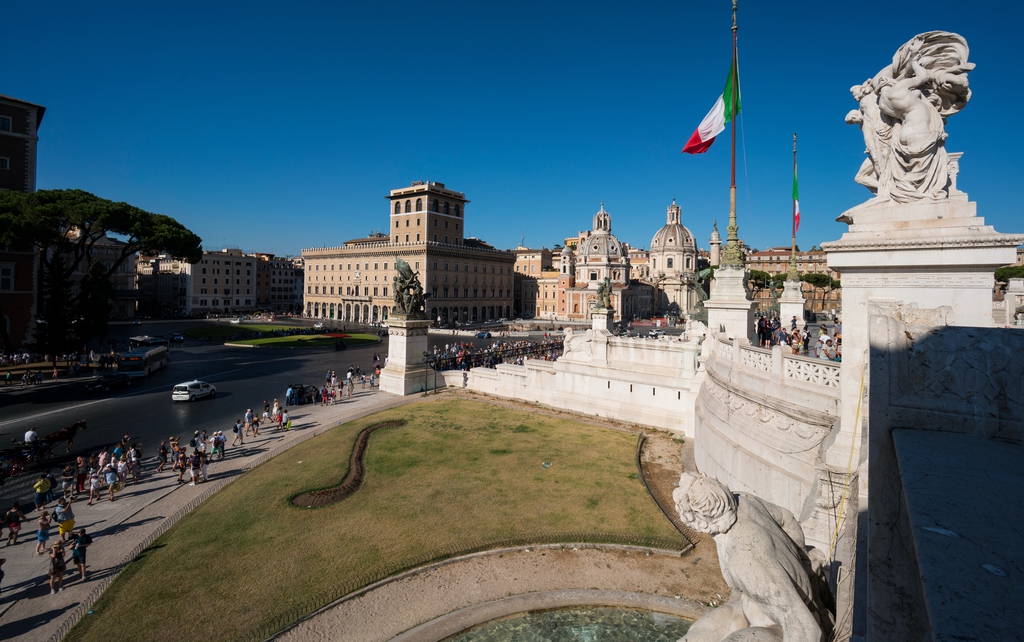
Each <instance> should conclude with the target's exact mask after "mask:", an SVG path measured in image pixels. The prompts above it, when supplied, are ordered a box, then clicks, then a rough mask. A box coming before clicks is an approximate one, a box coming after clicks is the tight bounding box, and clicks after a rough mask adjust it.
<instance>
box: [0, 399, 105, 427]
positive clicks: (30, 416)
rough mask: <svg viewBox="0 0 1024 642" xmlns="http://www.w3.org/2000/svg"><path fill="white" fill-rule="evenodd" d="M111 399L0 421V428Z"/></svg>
mask: <svg viewBox="0 0 1024 642" xmlns="http://www.w3.org/2000/svg"><path fill="white" fill-rule="evenodd" d="M111 399H113V397H109V398H107V399H97V400H96V401H86V402H85V403H80V404H78V405H77V406H68V407H67V408H58V409H57V410H48V411H46V412H40V413H38V414H35V415H26V416H24V417H19V418H18V419H8V420H7V421H0V426H6V425H8V424H16V423H18V422H22V421H29V420H32V419H36V418H37V417H45V416H47V415H55V414H57V413H58V412H67V411H69V410H74V409H75V408H84V407H85V406H92V405H94V404H98V403H103V402H104V401H110V400H111Z"/></svg>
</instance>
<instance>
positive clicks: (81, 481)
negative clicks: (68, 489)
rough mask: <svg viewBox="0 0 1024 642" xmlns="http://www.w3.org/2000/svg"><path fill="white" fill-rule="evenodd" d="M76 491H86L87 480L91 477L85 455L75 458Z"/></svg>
mask: <svg viewBox="0 0 1024 642" xmlns="http://www.w3.org/2000/svg"><path fill="white" fill-rule="evenodd" d="M75 469H76V471H75V472H76V473H77V474H76V476H75V492H76V493H84V492H85V482H86V481H88V479H89V465H88V463H87V462H86V461H85V458H84V457H78V458H76V459H75Z"/></svg>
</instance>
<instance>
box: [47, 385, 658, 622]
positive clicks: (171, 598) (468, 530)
mask: <svg viewBox="0 0 1024 642" xmlns="http://www.w3.org/2000/svg"><path fill="white" fill-rule="evenodd" d="M390 419H405V420H406V422H407V423H406V424H405V425H404V426H401V427H395V428H383V429H380V430H378V431H377V432H375V433H374V434H373V436H372V437H371V439H370V442H369V447H368V450H367V452H366V459H365V461H366V477H365V481H364V482H363V485H362V487H361V488H360V489H359V490H358V491H357V492H356V493H355V494H353V495H352V496H350V497H349V498H348V499H346V500H345V501H343V502H339V503H336V504H333V505H331V506H326V507H322V508H316V509H302V508H296V507H294V506H292V505H291V504H290V503H289V499H290V498H291V497H293V496H295V495H297V494H299V493H302V492H305V491H308V490H310V489H316V488H326V487H330V486H333V485H335V484H338V483H339V482H340V481H341V480H342V478H343V477H344V476H345V473H346V469H347V467H348V459H349V454H350V453H351V449H352V444H353V441H354V439H355V437H356V435H357V434H358V433H359V431H360V430H361V429H363V428H364V427H366V426H369V425H371V424H374V423H377V422H381V421H387V420H390ZM523 426H525V427H527V428H528V429H529V430H528V431H524V430H522V429H521V428H522V427H523ZM635 443H636V438H635V437H634V436H632V435H629V434H624V433H619V432H615V431H609V430H603V429H600V428H595V427H594V426H589V425H584V424H580V423H576V422H573V421H568V420H564V419H559V418H553V417H548V416H542V415H532V414H528V413H522V412H518V411H515V410H510V409H505V408H501V407H496V406H491V405H488V404H482V403H478V402H472V401H464V400H451V399H448V400H444V399H442V400H433V401H428V402H424V403H420V404H415V405H409V406H403V407H401V408H396V409H393V410H389V411H386V412H383V413H378V414H376V415H372V416H370V417H365V418H363V419H361V420H358V421H354V422H351V423H348V424H345V425H343V426H339V427H338V428H336V429H334V430H331V431H328V432H327V433H325V434H323V435H321V436H320V437H317V438H316V439H311V440H309V441H307V442H305V443H303V444H299V445H298V446H296V447H294V448H292V449H291V450H289V451H287V452H286V453H284V454H282V455H280V456H278V457H276V458H275V459H274V460H272V461H270V462H268V463H266V464H264V465H262V466H259V467H258V468H256V469H254V470H253V471H251V472H248V473H245V474H244V475H243V476H242V477H241V478H240V479H239V480H238V481H236V482H234V483H232V484H230V485H229V486H227V487H226V488H225V489H224V490H222V491H220V492H219V493H217V494H216V495H215V496H213V497H212V498H211V499H209V500H207V501H206V502H204V503H203V504H202V505H200V506H199V507H198V508H197V509H196V510H195V511H193V512H192V513H191V514H190V515H189V516H188V517H186V518H185V519H183V520H182V521H181V522H179V523H178V524H177V525H176V526H175V527H173V528H171V529H170V530H169V531H168V532H167V533H165V534H164V535H163V536H162V537H161V538H160V539H158V540H157V542H156V543H155V545H154V546H153V547H151V548H150V549H148V550H147V551H146V553H145V555H143V556H142V557H141V558H140V559H139V560H137V561H136V562H134V563H133V564H131V565H130V566H129V569H128V571H126V572H125V573H124V574H122V575H121V576H120V577H119V578H118V579H117V580H116V581H115V582H114V583H113V584H112V585H111V587H110V588H109V589H107V591H106V592H105V593H104V594H103V596H102V597H101V598H100V600H99V601H98V602H97V603H96V604H95V606H94V607H93V612H94V614H93V615H88V616H86V617H85V618H84V619H83V620H82V621H81V622H80V623H79V624H78V625H77V626H76V627H75V628H74V629H73V630H72V631H71V632H70V633H69V634H68V636H67V637H66V638H65V640H69V641H73V642H76V641H86V640H97V641H103V642H107V641H108V640H111V639H132V640H163V639H165V638H166V637H168V635H171V634H172V633H173V637H175V638H177V639H186V640H191V639H202V640H204V641H211V642H212V641H218V640H244V639H248V638H250V637H251V636H259V635H263V634H264V633H269V632H270V631H268V630H267V628H268V627H277V626H283V625H285V624H287V623H288V622H287V621H284V622H282V618H288V621H291V620H294V619H297V618H298V617H299V616H300V615H303V614H305V613H308V612H309V611H311V610H313V609H315V608H317V607H319V606H323V604H325V603H326V601H324V602H322V603H317V601H318V598H321V597H325V596H328V595H331V594H332V592H336V591H337V590H338V587H339V586H346V585H348V584H349V583H351V582H352V581H355V580H359V581H362V578H366V577H370V576H372V575H373V574H374V573H380V572H389V571H391V570H392V569H395V568H401V567H402V566H403V564H414V563H421V562H422V561H423V560H424V559H439V558H442V557H446V556H449V555H451V554H453V552H457V551H460V550H465V549H466V548H467V547H471V546H476V545H479V544H480V543H481V542H484V543H486V542H495V541H503V540H509V539H515V538H528V537H531V536H536V535H538V534H545V533H557V532H569V531H572V532H581V533H594V534H600V533H621V534H628V535H636V536H638V537H660V538H668V539H676V540H678V535H677V534H676V532H675V530H674V529H673V528H672V526H671V525H670V524H669V523H668V522H667V521H666V520H665V518H664V517H663V516H662V515H661V513H660V512H659V511H658V508H657V506H656V505H655V504H654V501H653V500H652V499H651V498H650V497H649V496H648V495H647V493H646V491H645V489H644V486H643V484H642V483H641V482H640V481H639V480H635V479H630V478H629V475H630V474H631V473H633V472H635V470H634V461H633V458H634V450H635ZM499 453H500V454H499ZM545 462H547V463H549V464H550V465H549V466H548V467H547V468H544V467H543V466H542V465H543V464H544V463H545ZM214 472H215V469H214ZM596 538H597V539H600V536H597V537H596ZM183 614H185V615H183Z"/></svg>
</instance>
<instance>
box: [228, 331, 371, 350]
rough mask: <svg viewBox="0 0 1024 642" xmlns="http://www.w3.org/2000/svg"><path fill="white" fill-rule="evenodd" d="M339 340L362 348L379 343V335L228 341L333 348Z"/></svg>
mask: <svg viewBox="0 0 1024 642" xmlns="http://www.w3.org/2000/svg"><path fill="white" fill-rule="evenodd" d="M338 339H341V340H343V341H344V342H345V345H347V346H348V347H350V348H351V347H354V346H361V345H365V344H367V343H377V341H378V338H377V335H374V334H363V333H353V334H345V336H344V337H337V336H324V335H322V334H297V335H294V336H290V337H264V338H262V339H239V340H238V341H228V343H231V344H235V345H247V346H262V347H264V348H323V347H330V348H333V347H334V344H335V342H336V341H338Z"/></svg>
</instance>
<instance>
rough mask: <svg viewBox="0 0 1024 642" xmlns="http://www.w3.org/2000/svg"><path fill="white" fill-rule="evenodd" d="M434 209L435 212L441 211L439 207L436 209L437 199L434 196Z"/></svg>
mask: <svg viewBox="0 0 1024 642" xmlns="http://www.w3.org/2000/svg"><path fill="white" fill-rule="evenodd" d="M434 211H435V212H440V211H441V210H440V209H438V204H437V199H436V198H435V199H434Z"/></svg>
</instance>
